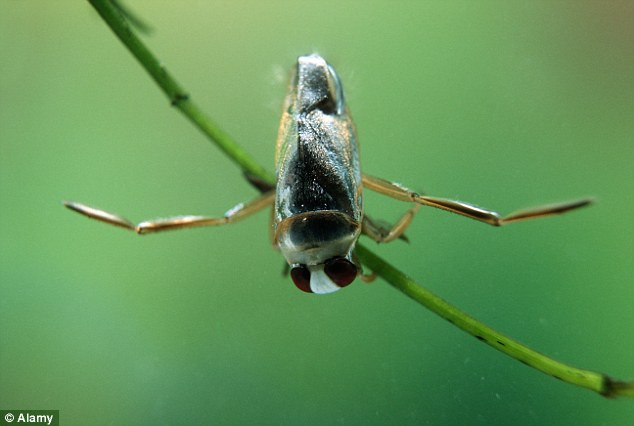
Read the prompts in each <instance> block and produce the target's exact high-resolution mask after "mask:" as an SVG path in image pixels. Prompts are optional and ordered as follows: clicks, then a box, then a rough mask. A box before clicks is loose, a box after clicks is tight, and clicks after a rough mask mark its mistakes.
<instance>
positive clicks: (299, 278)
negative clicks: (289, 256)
mask: <svg viewBox="0 0 634 426" xmlns="http://www.w3.org/2000/svg"><path fill="white" fill-rule="evenodd" d="M291 278H292V279H293V282H294V283H295V286H297V288H298V289H300V290H301V291H305V292H306V293H312V291H311V289H310V271H309V270H308V268H307V267H306V265H298V266H295V267H293V269H291Z"/></svg>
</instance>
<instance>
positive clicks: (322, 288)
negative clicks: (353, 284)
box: [308, 264, 341, 294]
mask: <svg viewBox="0 0 634 426" xmlns="http://www.w3.org/2000/svg"><path fill="white" fill-rule="evenodd" d="M308 270H309V271H310V290H311V291H312V292H313V293H315V294H328V293H333V292H335V291H337V290H340V289H341V287H339V286H338V285H337V284H335V283H333V282H332V280H331V279H330V278H328V275H326V273H325V272H324V265H323V264H322V265H309V266H308Z"/></svg>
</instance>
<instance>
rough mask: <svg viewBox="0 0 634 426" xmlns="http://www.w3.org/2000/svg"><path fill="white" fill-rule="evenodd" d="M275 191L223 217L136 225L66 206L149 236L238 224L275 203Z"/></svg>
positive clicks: (75, 205) (171, 219) (73, 204)
mask: <svg viewBox="0 0 634 426" xmlns="http://www.w3.org/2000/svg"><path fill="white" fill-rule="evenodd" d="M274 199H275V191H269V192H266V193H264V194H262V195H260V196H259V197H257V198H255V199H254V200H252V201H250V202H248V203H241V204H238V205H237V206H235V207H233V208H232V209H230V210H229V211H227V213H225V215H224V216H223V217H207V216H175V217H168V218H164V219H156V220H147V221H143V222H141V223H139V224H138V225H135V224H134V223H133V222H131V221H129V220H128V219H125V218H123V217H121V216H118V215H116V214H113V213H109V212H106V211H104V210H100V209H96V208H94V207H90V206H87V205H85V204H81V203H76V202H73V201H65V202H64V205H65V206H66V207H68V208H69V209H71V210H73V211H76V212H77V213H80V214H83V215H84V216H87V217H89V218H91V219H96V220H99V221H101V222H105V223H108V224H110V225H114V226H118V227H121V228H125V229H128V230H130V231H134V232H136V233H137V234H149V233H151V232H159V231H167V230H172V229H183V228H192V227H195V226H218V225H225V224H229V223H234V222H237V221H239V220H241V219H244V218H246V217H248V216H250V215H252V214H254V213H256V212H258V211H260V210H262V209H263V208H265V207H267V206H269V205H270V204H272V203H273V200H274Z"/></svg>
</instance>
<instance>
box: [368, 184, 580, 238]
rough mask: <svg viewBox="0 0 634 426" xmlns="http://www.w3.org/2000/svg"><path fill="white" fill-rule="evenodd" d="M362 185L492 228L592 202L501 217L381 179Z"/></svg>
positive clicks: (552, 205) (526, 211) (546, 207)
mask: <svg viewBox="0 0 634 426" xmlns="http://www.w3.org/2000/svg"><path fill="white" fill-rule="evenodd" d="M363 185H364V187H365V188H367V189H370V190H372V191H376V192H379V193H381V194H384V195H387V196H388V197H392V198H394V199H396V200H400V201H413V202H415V203H419V204H422V205H425V206H430V207H435V208H437V209H442V210H447V211H450V212H453V213H457V214H459V215H462V216H466V217H469V218H471V219H475V220H478V221H480V222H484V223H488V224H489V225H493V226H502V225H506V224H508V223H511V222H518V221H520V220H528V219H536V218H539V217H546V216H552V215H556V214H561V213H565V212H567V211H570V210H574V209H578V208H580V207H584V206H587V205H588V204H590V203H592V199H590V198H583V199H580V200H575V201H569V202H564V203H559V204H551V205H546V206H539V207H533V208H530V209H526V210H520V211H517V212H515V213H511V214H509V215H507V216H504V217H502V216H500V214H499V213H496V212H494V211H489V210H485V209H482V208H480V207H476V206H474V205H472V204H468V203H463V202H462V201H454V200H447V199H445V198H437V197H430V196H427V195H420V194H417V193H416V192H413V191H410V190H409V189H407V188H405V187H403V186H400V185H398V184H396V183H392V182H388V181H386V180H384V179H380V178H376V177H373V176H368V175H363Z"/></svg>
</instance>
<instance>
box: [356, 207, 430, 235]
mask: <svg viewBox="0 0 634 426" xmlns="http://www.w3.org/2000/svg"><path fill="white" fill-rule="evenodd" d="M419 208H420V204H415V205H414V206H413V207H412V208H410V209H409V210H407V211H406V212H405V213H404V214H403V216H401V218H400V219H399V220H398V222H396V223H395V224H394V225H392V226H391V227H386V226H383V225H382V224H381V223H378V222H376V221H374V220H372V219H370V217H368V216H367V215H364V216H363V222H362V223H361V232H363V233H364V234H365V235H367V236H368V237H370V238H371V239H373V240H374V241H376V242H377V243H389V242H391V241H394V240H396V239H397V238H400V239H402V240H405V241H407V237H405V230H406V229H407V227H408V226H409V225H410V224H411V223H412V219H413V218H414V215H415V214H416V212H417V211H418V209H419Z"/></svg>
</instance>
